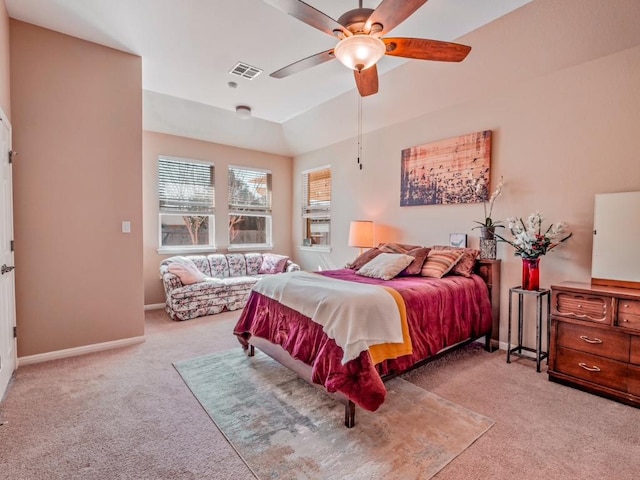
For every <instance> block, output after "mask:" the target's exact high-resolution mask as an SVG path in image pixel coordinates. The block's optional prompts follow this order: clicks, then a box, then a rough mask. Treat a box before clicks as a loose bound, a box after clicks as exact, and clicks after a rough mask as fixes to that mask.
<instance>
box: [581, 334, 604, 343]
mask: <svg viewBox="0 0 640 480" xmlns="http://www.w3.org/2000/svg"><path fill="white" fill-rule="evenodd" d="M580 340H584V341H585V342H587V343H602V340H600V339H599V338H598V337H596V338H594V339H593V340H591V339H590V338H589V337H587V336H586V335H580Z"/></svg>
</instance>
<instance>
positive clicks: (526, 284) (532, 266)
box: [522, 257, 540, 290]
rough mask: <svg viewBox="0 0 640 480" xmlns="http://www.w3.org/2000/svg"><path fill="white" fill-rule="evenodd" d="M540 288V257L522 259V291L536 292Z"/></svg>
mask: <svg viewBox="0 0 640 480" xmlns="http://www.w3.org/2000/svg"><path fill="white" fill-rule="evenodd" d="M539 288H540V257H538V258H533V259H532V258H523V259H522V289H523V290H538V289H539Z"/></svg>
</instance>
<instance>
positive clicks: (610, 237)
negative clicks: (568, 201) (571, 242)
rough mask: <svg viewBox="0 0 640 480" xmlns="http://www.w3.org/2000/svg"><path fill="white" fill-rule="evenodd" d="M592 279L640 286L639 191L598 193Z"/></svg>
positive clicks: (612, 283) (599, 283)
mask: <svg viewBox="0 0 640 480" xmlns="http://www.w3.org/2000/svg"><path fill="white" fill-rule="evenodd" d="M591 283H593V284H596V285H611V286H618V287H630V288H640V192H624V193H603V194H598V195H596V197H595V209H594V219H593V254H592V262H591Z"/></svg>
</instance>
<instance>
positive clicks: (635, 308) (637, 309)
mask: <svg viewBox="0 0 640 480" xmlns="http://www.w3.org/2000/svg"><path fill="white" fill-rule="evenodd" d="M626 313H630V314H632V315H640V302H639V301H638V300H625V299H624V298H621V299H619V300H618V315H621V314H626Z"/></svg>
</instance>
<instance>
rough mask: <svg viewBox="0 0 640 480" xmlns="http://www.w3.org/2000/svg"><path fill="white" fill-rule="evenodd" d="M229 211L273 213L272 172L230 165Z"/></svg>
mask: <svg viewBox="0 0 640 480" xmlns="http://www.w3.org/2000/svg"><path fill="white" fill-rule="evenodd" d="M228 186H229V213H234V214H246V213H261V214H265V215H271V172H269V171H265V170H254V169H248V168H240V167H229V180H228Z"/></svg>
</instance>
